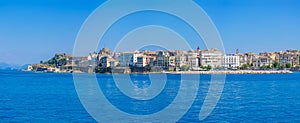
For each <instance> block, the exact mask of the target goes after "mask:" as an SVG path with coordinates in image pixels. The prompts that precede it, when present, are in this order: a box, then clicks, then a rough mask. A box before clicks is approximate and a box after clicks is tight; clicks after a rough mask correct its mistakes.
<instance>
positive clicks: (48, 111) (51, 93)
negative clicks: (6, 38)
mask: <svg viewBox="0 0 300 123" xmlns="http://www.w3.org/2000/svg"><path fill="white" fill-rule="evenodd" d="M130 76H131V79H132V80H133V82H134V84H136V85H137V86H138V87H140V88H144V87H147V86H149V85H150V83H151V82H150V81H149V78H148V75H145V74H134V75H130ZM97 78H98V81H99V85H100V87H101V90H102V91H103V92H104V93H107V94H111V95H113V96H112V97H111V100H112V101H111V103H113V104H115V106H116V107H118V108H120V109H121V110H123V111H126V112H129V113H132V114H151V113H153V112H156V111H159V110H161V109H162V108H163V107H164V106H166V105H167V104H168V103H172V99H173V98H174V97H175V96H176V94H177V92H176V91H174V90H177V89H178V88H179V85H180V82H179V78H180V75H175V74H169V75H167V78H168V81H167V83H169V84H168V86H167V87H166V89H165V90H164V91H163V92H164V93H165V94H162V95H160V99H165V100H161V102H160V103H148V102H140V101H137V100H130V101H128V102H127V101H124V100H129V99H127V97H125V96H122V95H121V94H120V92H119V91H118V89H115V88H113V86H105V85H110V84H111V83H112V81H111V80H112V76H111V75H107V74H99V75H97ZM209 80H210V75H201V76H200V84H199V91H198V95H197V98H196V100H195V101H194V103H193V105H192V107H191V108H190V109H189V110H188V112H187V113H186V114H185V115H184V116H183V117H182V118H181V119H180V120H179V121H178V122H300V74H299V73H293V74H262V75H256V74H253V75H250V74H249V75H227V77H226V82H225V86H224V90H223V93H222V95H221V98H220V100H219V102H218V104H217V105H216V107H215V109H214V110H213V112H212V113H211V114H210V115H209V116H208V117H207V118H206V119H205V120H204V121H199V119H198V115H199V111H200V109H201V106H202V104H203V99H204V98H205V96H206V93H207V90H208V87H209V83H210V81H209ZM120 102H122V103H120ZM107 114H108V115H113V114H109V112H107ZM155 120H156V119H153V121H155ZM0 122H96V120H94V119H93V118H92V117H91V116H90V115H89V114H88V113H87V111H86V110H85V109H84V107H83V106H82V104H81V102H80V100H79V98H78V96H77V93H76V90H75V87H74V82H73V77H72V74H55V73H28V72H18V71H0Z"/></svg>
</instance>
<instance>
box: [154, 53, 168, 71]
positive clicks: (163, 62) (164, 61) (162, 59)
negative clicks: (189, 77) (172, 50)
mask: <svg viewBox="0 0 300 123" xmlns="http://www.w3.org/2000/svg"><path fill="white" fill-rule="evenodd" d="M155 66H157V67H162V68H167V67H168V66H169V57H168V54H167V53H165V52H164V51H158V53H157V57H156V63H155Z"/></svg>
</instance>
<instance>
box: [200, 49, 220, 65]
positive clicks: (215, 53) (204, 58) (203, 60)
mask: <svg viewBox="0 0 300 123" xmlns="http://www.w3.org/2000/svg"><path fill="white" fill-rule="evenodd" d="M222 58H223V53H222V51H220V50H217V49H214V48H212V49H207V50H202V51H201V53H200V64H201V66H211V67H213V68H215V67H221V65H222Z"/></svg>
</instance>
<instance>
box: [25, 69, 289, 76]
mask: <svg viewBox="0 0 300 123" xmlns="http://www.w3.org/2000/svg"><path fill="white" fill-rule="evenodd" d="M22 72H33V73H58V74H59V73H72V72H38V71H22ZM73 73H77V74H199V75H203V74H291V73H294V72H292V71H290V70H235V71H229V70H218V71H216V70H212V71H180V72H132V73H84V72H73Z"/></svg>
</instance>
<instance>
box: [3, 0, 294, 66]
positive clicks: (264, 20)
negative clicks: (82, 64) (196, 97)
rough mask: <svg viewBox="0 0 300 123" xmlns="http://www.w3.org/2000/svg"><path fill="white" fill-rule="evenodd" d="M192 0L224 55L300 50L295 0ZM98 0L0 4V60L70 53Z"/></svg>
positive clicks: (6, 0) (31, 59) (29, 60)
mask: <svg viewBox="0 0 300 123" xmlns="http://www.w3.org/2000/svg"><path fill="white" fill-rule="evenodd" d="M195 1H196V2H197V3H198V4H199V5H200V6H201V7H202V8H203V9H204V10H205V11H206V12H207V14H208V15H209V16H210V17H211V19H212V21H213V22H214V23H215V25H216V27H217V28H218V30H219V32H220V34H221V36H222V39H223V42H224V46H225V49H226V52H227V53H233V52H234V51H235V49H236V48H239V49H240V51H241V52H248V51H251V52H261V51H280V50H285V49H300V34H299V32H300V1H299V0H195ZM103 2H104V0H1V1H0V62H6V63H11V64H19V65H22V64H26V63H37V62H39V61H40V60H47V59H49V58H51V57H52V56H53V55H54V54H55V53H62V52H64V53H72V50H73V46H74V41H75V38H76V35H77V33H78V31H79V29H80V27H81V25H82V24H83V22H84V21H85V19H86V18H87V17H88V16H89V14H90V13H91V12H93V11H94V10H95V9H96V8H97V7H98V6H99V5H101V4H102V3H103ZM105 45H106V46H108V47H110V45H109V44H105ZM193 48H196V46H195V47H193Z"/></svg>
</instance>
